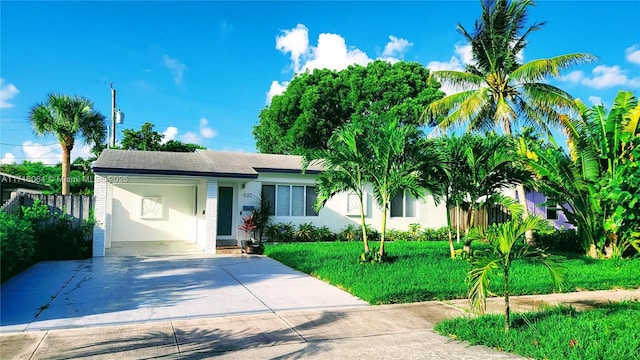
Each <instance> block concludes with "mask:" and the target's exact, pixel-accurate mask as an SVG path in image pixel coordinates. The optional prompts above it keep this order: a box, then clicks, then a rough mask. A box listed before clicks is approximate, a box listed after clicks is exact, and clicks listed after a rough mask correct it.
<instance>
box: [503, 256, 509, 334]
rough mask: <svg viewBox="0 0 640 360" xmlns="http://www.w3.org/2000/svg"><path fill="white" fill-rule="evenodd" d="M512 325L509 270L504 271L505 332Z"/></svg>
mask: <svg viewBox="0 0 640 360" xmlns="http://www.w3.org/2000/svg"><path fill="white" fill-rule="evenodd" d="M510 325H511V308H510V306H509V269H508V268H506V269H505V270H504V331H505V332H507V331H509V326H510Z"/></svg>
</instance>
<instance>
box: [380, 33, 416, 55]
mask: <svg viewBox="0 0 640 360" xmlns="http://www.w3.org/2000/svg"><path fill="white" fill-rule="evenodd" d="M412 45H413V43H412V42H409V41H408V40H406V39H401V38H397V37H395V36H393V35H389V42H388V43H387V45H385V47H384V50H383V51H382V56H383V57H391V58H402V57H403V56H404V53H405V52H406V50H407V49H408V48H409V47H411V46H412Z"/></svg>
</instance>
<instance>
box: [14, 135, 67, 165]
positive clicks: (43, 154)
mask: <svg viewBox="0 0 640 360" xmlns="http://www.w3.org/2000/svg"><path fill="white" fill-rule="evenodd" d="M22 153H23V154H24V158H25V160H28V161H39V162H42V163H43V164H46V165H55V164H57V163H59V162H62V150H61V149H60V145H58V144H51V145H43V144H40V143H34V142H33V141H31V140H27V141H25V142H23V143H22Z"/></svg>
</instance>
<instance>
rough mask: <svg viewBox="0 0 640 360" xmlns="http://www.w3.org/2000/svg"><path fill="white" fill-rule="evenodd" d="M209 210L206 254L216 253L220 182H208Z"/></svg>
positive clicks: (207, 213)
mask: <svg viewBox="0 0 640 360" xmlns="http://www.w3.org/2000/svg"><path fill="white" fill-rule="evenodd" d="M206 206H207V208H206V211H205V214H206V222H207V237H206V239H205V244H204V252H205V253H207V254H215V253H216V236H217V234H218V221H217V217H218V182H217V181H214V180H209V181H207V205H206Z"/></svg>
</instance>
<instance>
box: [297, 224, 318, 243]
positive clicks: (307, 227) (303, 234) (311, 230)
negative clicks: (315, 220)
mask: <svg viewBox="0 0 640 360" xmlns="http://www.w3.org/2000/svg"><path fill="white" fill-rule="evenodd" d="M315 235H316V227H315V226H313V224H311V223H304V224H300V225H298V231H296V241H302V242H311V241H316V238H315Z"/></svg>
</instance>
